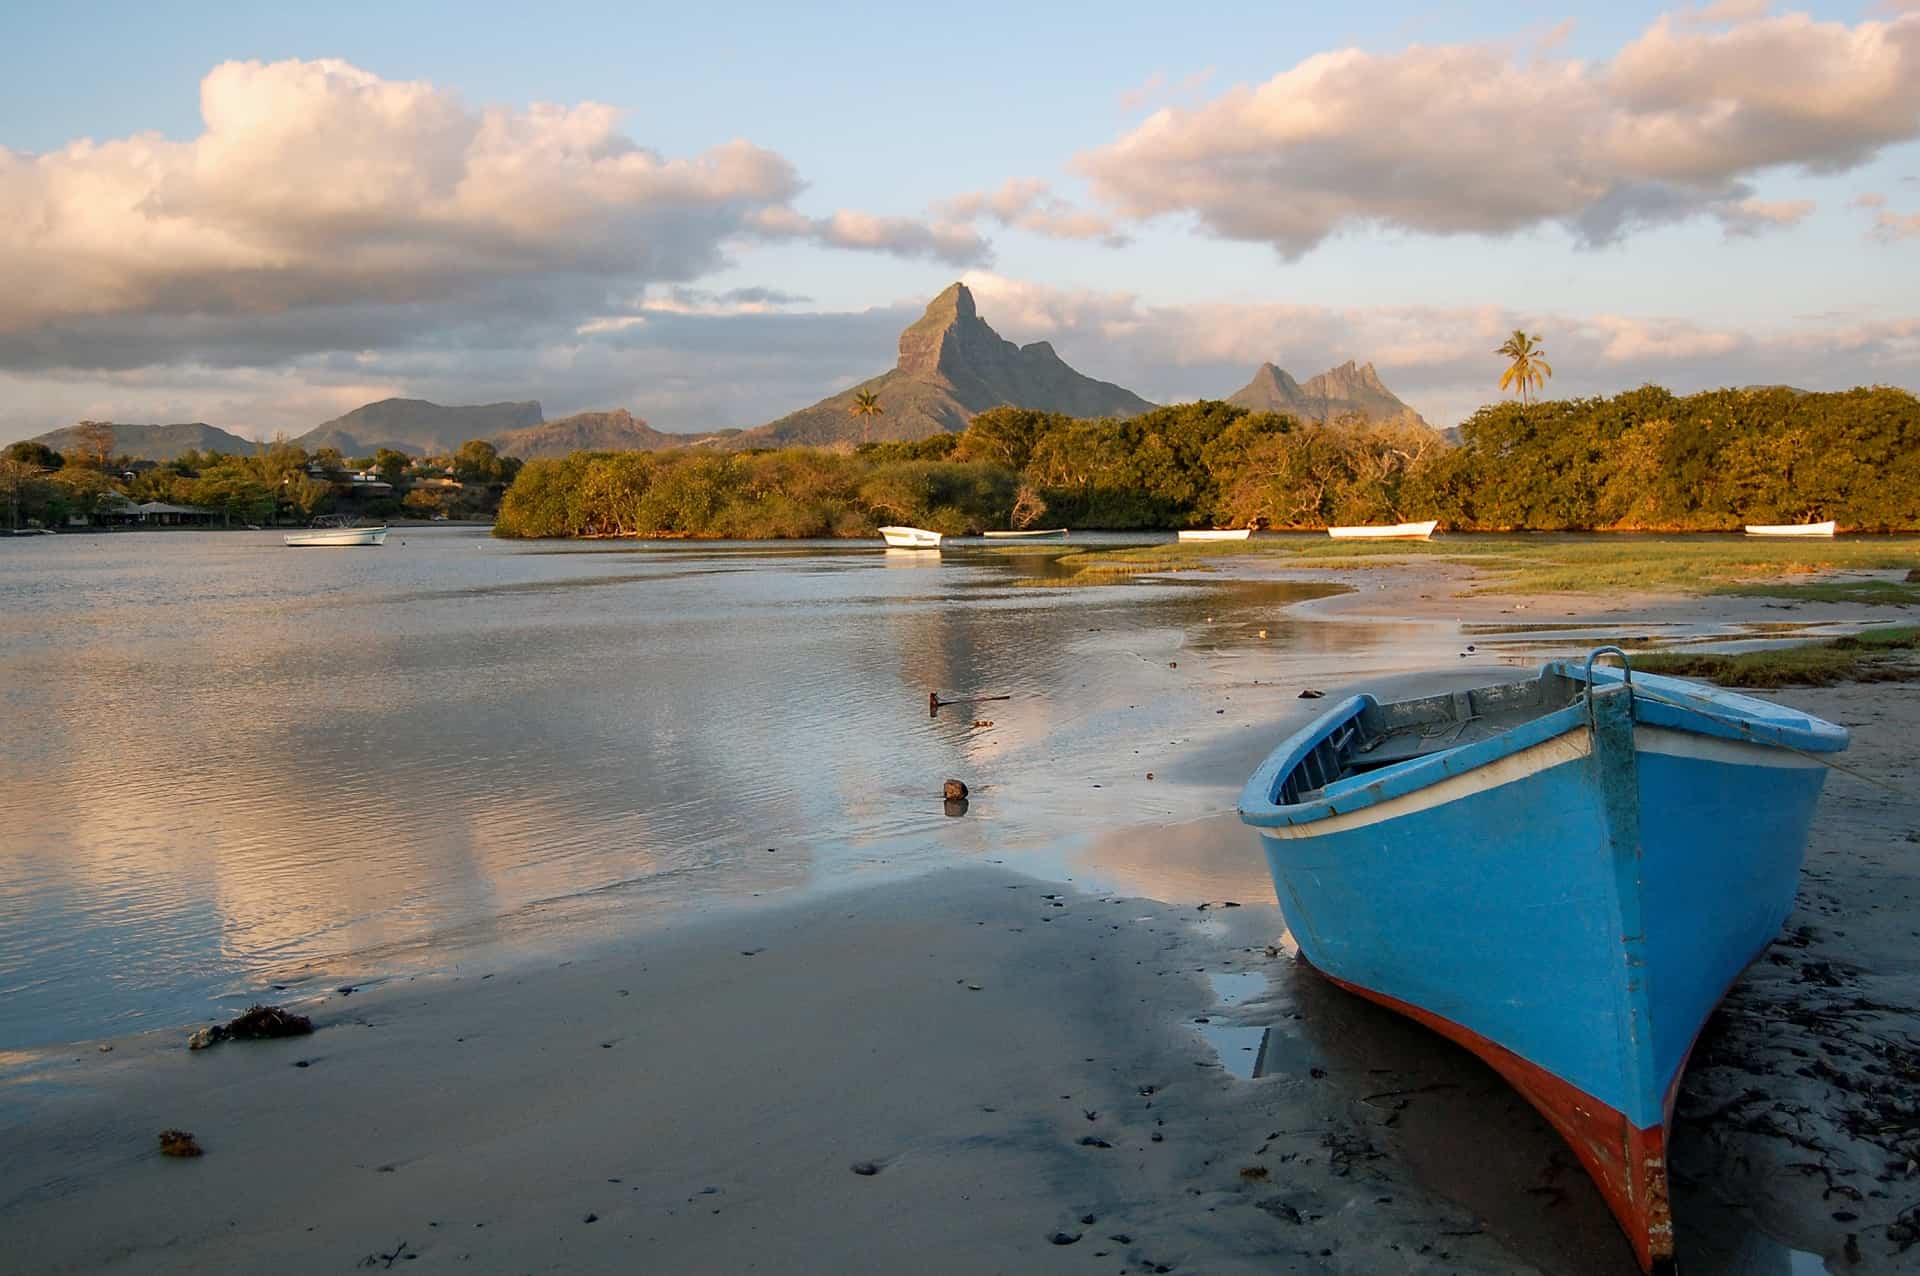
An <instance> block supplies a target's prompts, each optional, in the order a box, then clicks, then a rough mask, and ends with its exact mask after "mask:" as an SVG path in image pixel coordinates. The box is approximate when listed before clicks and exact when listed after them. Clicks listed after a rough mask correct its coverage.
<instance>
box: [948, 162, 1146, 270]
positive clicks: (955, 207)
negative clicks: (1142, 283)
mask: <svg viewBox="0 0 1920 1276" xmlns="http://www.w3.org/2000/svg"><path fill="white" fill-rule="evenodd" d="M939 208H940V212H941V213H942V214H943V215H945V216H947V217H949V218H952V219H953V220H954V221H957V222H971V221H974V220H976V219H978V218H981V217H990V218H992V219H994V220H995V221H998V222H999V223H1000V224H1001V225H1003V226H1018V227H1020V228H1021V229H1023V230H1030V231H1033V232H1034V233H1035V234H1039V235H1045V236H1047V237H1048V238H1050V239H1100V240H1104V241H1106V243H1107V244H1108V245H1110V246H1112V247H1119V246H1120V245H1122V244H1124V243H1126V242H1127V238H1126V236H1125V235H1124V234H1122V233H1121V232H1120V231H1119V230H1118V229H1117V228H1116V227H1115V226H1114V224H1113V222H1112V221H1111V220H1110V219H1108V218H1106V217H1102V216H1100V215H1099V214H1098V213H1091V212H1088V211H1087V210H1085V209H1083V208H1076V207H1074V205H1072V204H1070V203H1068V202H1067V201H1066V200H1064V199H1061V198H1059V197H1058V196H1056V195H1055V194H1054V193H1053V188H1052V187H1051V186H1049V185H1048V184H1047V183H1046V182H1044V181H1041V180H1040V179H1039V178H1034V177H1010V178H1008V179H1007V180H1006V181H1005V182H1003V183H1001V185H1000V188H999V189H998V190H994V191H970V192H968V193H967V194H964V195H956V196H955V197H953V198H952V199H949V200H947V201H945V202H944V203H942V204H941V205H940V206H939ZM963 264H964V263H963Z"/></svg>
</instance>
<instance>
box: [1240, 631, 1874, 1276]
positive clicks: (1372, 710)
mask: <svg viewBox="0 0 1920 1276" xmlns="http://www.w3.org/2000/svg"><path fill="white" fill-rule="evenodd" d="M1601 650H1602V651H1604V652H1608V653H1611V654H1613V655H1615V656H1618V657H1619V658H1620V659H1621V660H1622V661H1623V662H1624V661H1625V659H1626V657H1625V656H1624V654H1622V653H1621V652H1620V651H1619V650H1618V649H1617V648H1602V649H1601ZM1600 654H1601V652H1595V653H1594V654H1593V655H1591V656H1589V657H1588V658H1587V661H1586V662H1585V664H1584V665H1583V664H1581V663H1578V662H1571V661H1565V662H1555V663H1552V664H1548V665H1544V666H1542V667H1541V668H1540V669H1539V671H1538V672H1537V673H1535V674H1534V676H1532V677H1531V678H1516V679H1515V680H1513V681H1511V682H1507V683H1503V684H1499V685H1495V686H1488V687H1478V688H1474V689H1471V690H1455V689H1453V687H1451V686H1449V685H1446V684H1444V683H1442V684H1438V685H1436V686H1435V687H1434V688H1433V689H1432V691H1431V693H1429V694H1427V695H1424V696H1420V697H1418V698H1414V699H1407V700H1398V701H1390V702H1383V701H1379V700H1376V699H1375V698H1374V697H1372V696H1367V695H1358V696H1353V697H1350V698H1348V699H1347V700H1345V701H1343V702H1342V703H1341V704H1339V705H1336V706H1334V707H1333V708H1332V709H1330V710H1328V711H1327V712H1326V713H1323V714H1321V715H1320V716H1319V717H1318V718H1316V719H1315V720H1314V721H1313V722H1312V723H1311V724H1310V725H1308V726H1306V727H1304V728H1302V729H1301V730H1300V731H1298V732H1296V733H1294V734H1293V735H1292V736H1290V737H1289V738H1288V739H1287V740H1285V741H1284V742H1282V743H1281V745H1280V746H1279V747H1278V748H1277V749H1275V750H1274V752H1273V754H1272V755H1271V756H1270V757H1268V759H1267V760H1266V762H1265V763H1263V764H1262V765H1261V766H1260V768H1259V769H1258V770H1256V771H1255V772H1254V774H1253V776H1252V778H1251V779H1250V780H1248V782H1247V786H1246V788H1245V790H1244V791H1243V792H1242V793H1241V795H1240V804H1239V809H1240V817H1241V819H1243V820H1244V821H1246V823H1248V824H1250V825H1252V826H1253V827H1254V828H1255V829H1256V830H1257V831H1258V833H1259V835H1260V841H1261V844H1262V847H1263V849H1264V850H1265V852H1266V857H1267V864H1268V868H1269V870H1270V871H1271V873H1272V875H1273V883H1274V890H1275V893H1276V895H1277V896H1278V899H1279V903H1280V910H1281V912H1282V914H1283V915H1284V916H1285V917H1286V921H1287V927H1288V930H1289V931H1290V932H1291V933H1292V935H1293V937H1294V939H1295V940H1296V941H1297V942H1298V943H1299V945H1300V952H1301V955H1302V956H1303V957H1305V958H1306V959H1307V961H1309V962H1311V963H1312V964H1313V966H1315V967H1316V968H1318V969H1319V970H1320V971H1321V973H1323V974H1325V975H1327V976H1328V977H1329V978H1331V979H1332V980H1333V981H1334V982H1336V983H1338V984H1340V985H1341V986H1343V987H1345V988H1347V989H1349V990H1351V991H1353V992H1357V993H1359V994H1361V995H1362V996H1365V997H1368V998H1371V999H1372V1000H1374V1001H1377V1002H1379V1003H1381V1004H1382V1005H1384V1006H1386V1007H1388V1008H1389V1009H1392V1010H1395V1011H1398V1012H1400V1013H1401V1014H1404V1015H1406V1016H1408V1017H1409V1018H1412V1019H1414V1020H1415V1021H1417V1022H1419V1023H1422V1024H1424V1025H1426V1026H1427V1027H1429V1028H1431V1029H1433V1030H1435V1031H1436V1032H1439V1033H1441V1034H1442V1035H1444V1036H1446V1037H1448V1038H1451V1039H1452V1040H1453V1041H1455V1042H1457V1043H1459V1044H1460V1045H1463V1046H1465V1047H1466V1048H1467V1049H1468V1050H1471V1051H1473V1052H1474V1053H1475V1054H1477V1055H1479V1056H1480V1057H1481V1058H1482V1059H1484V1060H1485V1061H1486V1062H1487V1063H1488V1064H1489V1065H1490V1066H1491V1067H1492V1068H1493V1069H1494V1070H1495V1071H1496V1072H1498V1073H1499V1074H1500V1075H1501V1076H1503V1077H1505V1078H1506V1080H1507V1081H1508V1082H1509V1083H1510V1084H1511V1085H1512V1086H1513V1087H1514V1089H1516V1090H1517V1091H1519V1093H1520V1094H1521V1096H1522V1097H1524V1098H1525V1099H1527V1101H1528V1102H1530V1103H1532V1104H1533V1105H1534V1107H1536V1108H1538V1109H1539V1111H1540V1112H1541V1114H1542V1115H1543V1116H1545V1117H1546V1119H1547V1121H1548V1122H1549V1123H1550V1124H1551V1125H1552V1126H1553V1127H1554V1128H1555V1129H1556V1130H1557V1131H1559V1133H1560V1134H1561V1135H1562V1136H1563V1137H1564V1138H1565V1139H1566V1140H1567V1142H1568V1144H1569V1145H1570V1146H1571V1147H1572V1149H1573V1151H1574V1153H1575V1154H1576V1155H1577V1156H1578V1158H1579V1160H1580V1162H1581V1164H1582V1165H1583V1166H1584V1167H1585V1168H1586V1170H1587V1172H1588V1173H1589V1174H1590V1175H1591V1176H1592V1177H1593V1179H1594V1182H1595V1183H1596V1184H1597V1185H1598V1186H1599V1188H1600V1191H1601V1194H1602V1195H1603V1196H1604V1197H1605V1198H1606V1200H1607V1203H1608V1205H1609V1206H1610V1207H1611V1208H1612V1210H1613V1212H1614V1215H1615V1217H1616V1218H1617V1219H1618V1220H1619V1222H1620V1225H1621V1227H1622V1228H1623V1229H1624V1230H1625V1232H1626V1234H1627V1239H1628V1240H1629V1241H1630V1242H1631V1243H1632V1245H1633V1249H1634V1254H1635V1256H1636V1257H1637V1258H1638V1259H1639V1262H1640V1266H1641V1268H1642V1269H1643V1270H1646V1271H1649V1272H1658V1271H1668V1272H1670V1271H1672V1270H1673V1259H1674V1234H1673V1217H1672V1214H1671V1212H1670V1209H1669V1206H1668V1198H1667V1166H1666V1144H1667V1136H1668V1128H1669V1125H1670V1123H1671V1120H1672V1116H1673V1105H1674V1097H1675V1095H1676V1093H1677V1092H1678V1090H1679V1087H1680V1077H1681V1074H1682V1072H1683V1071H1684V1070H1685V1068H1686V1064H1687V1057H1688V1056H1689V1054H1691V1052H1692V1050H1693V1045H1694V1041H1695V1039H1696V1037H1697V1036H1698V1034H1699V1032H1700V1029H1701V1026H1702V1025H1703V1024H1704V1023H1705V1022H1706V1020H1707V1017H1708V1016H1709V1015H1710V1014H1712V1013H1713V1010H1714V1007H1715V1006H1716V1005H1718V1004H1719V1002H1720V999H1721V998H1722V997H1723V996H1725V994H1726V992H1727V989H1728V987H1729V986H1730V985H1731V984H1732V983H1733V982H1734V980H1735V979H1737V978H1738V977H1739V975H1740V972H1741V971H1743V970H1744V969H1745V968H1746V967H1747V965H1748V964H1749V963H1751V962H1752V961H1753V960H1754V959H1755V958H1756V957H1758V956H1759V955H1760V954H1761V953H1762V952H1764V951H1765V950H1766V948H1767V946H1768V944H1770V943H1771V942H1772V941H1773V939H1774V937H1775V935H1776V934H1777V933H1778V932H1779V929H1780V926H1781V924H1782V923H1783V922H1785V920H1786V918H1787V915H1788V913H1789V912H1790V911H1791V910H1792V908H1793V901H1794V894H1795V889H1796V886H1797V884H1798V879H1799V874H1800V863H1801V859H1802V857H1803V855H1804V853H1805V850H1806V843H1807V831H1808V827H1809V825H1810V824H1811V823H1812V820H1813V813H1814V806H1815V803H1816V802H1817V801H1818V799H1819V796H1820V789H1821V786H1822V784H1823V782H1824V781H1825V779H1826V766H1825V765H1824V764H1823V762H1822V760H1821V758H1820V757H1819V756H1817V755H1820V754H1825V753H1833V752H1837V751H1839V750H1841V749H1844V748H1846V746H1847V732H1846V730H1845V728H1843V727H1838V726H1835V725H1833V724H1832V723H1829V722H1823V721H1821V720H1819V719H1818V718H1813V717H1810V716H1808V715H1805V714H1802V713H1798V712H1796V711H1794V710H1792V709H1789V708H1787V707H1786V706H1784V705H1778V704H1773V703H1769V702H1765V701H1760V700H1753V699H1749V698H1748V697H1745V696H1740V695H1735V694H1733V693H1731V692H1726V691H1721V690H1718V689H1717V688H1712V687H1702V686H1698V685H1696V684H1692V683H1687V682H1682V681H1679V680H1678V679H1673V678H1660V677H1647V676H1644V675H1640V674H1633V675H1631V676H1629V675H1626V674H1623V673H1622V672H1621V671H1620V670H1614V669H1600V668H1596V667H1595V659H1596V658H1597V657H1598V656H1599V655H1600Z"/></svg>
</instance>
